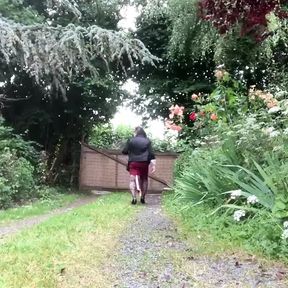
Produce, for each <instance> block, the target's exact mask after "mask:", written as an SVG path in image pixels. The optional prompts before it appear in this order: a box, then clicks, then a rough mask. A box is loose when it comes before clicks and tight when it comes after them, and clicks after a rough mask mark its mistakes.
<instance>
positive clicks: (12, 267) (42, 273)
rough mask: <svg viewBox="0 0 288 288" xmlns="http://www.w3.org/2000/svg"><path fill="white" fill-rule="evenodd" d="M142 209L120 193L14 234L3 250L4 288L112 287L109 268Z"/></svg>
mask: <svg viewBox="0 0 288 288" xmlns="http://www.w3.org/2000/svg"><path fill="white" fill-rule="evenodd" d="M140 207H141V206H137V207H135V206H132V205H131V204H130V195H129V194H128V193H127V194H125V193H114V194H110V195H107V196H103V197H100V198H98V199H97V200H95V202H93V203H91V204H89V205H86V206H82V207H80V208H77V209H75V210H73V211H71V212H68V213H66V214H63V215H61V216H55V217H53V218H50V219H49V220H48V221H46V222H44V223H42V224H40V225H38V226H37V227H34V228H33V229H29V230H27V231H24V232H22V233H20V234H18V235H15V236H12V237H11V238H10V239H8V240H6V243H4V244H2V245H1V246H0V259H1V261H0V271H1V273H0V287H1V288H8V287H9V288H12V287H13V288H14V287H15V288H19V287H21V288H25V287H27V288H28V287H29V288H32V287H39V288H48V287H51V288H52V287H53V288H55V287H67V288H68V287H69V288H73V287H75V288H76V287H77V288H78V287H93V288H97V287H99V288H100V287H101V288H103V287H112V286H111V285H112V284H111V283H112V280H113V275H111V273H105V267H107V266H105V265H106V263H109V259H111V258H112V257H113V253H114V250H115V248H116V246H117V244H118V237H119V235H120V234H121V232H122V231H123V229H124V227H125V226H126V224H127V222H128V221H129V220H130V219H131V217H132V216H133V215H134V214H135V213H136V212H137V211H139V209H141V208H140ZM109 270H111V267H109ZM106 272H107V271H106Z"/></svg>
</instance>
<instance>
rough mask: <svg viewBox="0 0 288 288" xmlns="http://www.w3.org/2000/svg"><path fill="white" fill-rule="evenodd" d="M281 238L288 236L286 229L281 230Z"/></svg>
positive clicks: (284, 238)
mask: <svg viewBox="0 0 288 288" xmlns="http://www.w3.org/2000/svg"><path fill="white" fill-rule="evenodd" d="M281 238H282V239H283V240H286V239H287V238H288V229H285V230H283V233H282V236H281Z"/></svg>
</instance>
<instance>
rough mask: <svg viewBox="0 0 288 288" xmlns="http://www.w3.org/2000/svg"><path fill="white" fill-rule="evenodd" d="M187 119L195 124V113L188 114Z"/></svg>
mask: <svg viewBox="0 0 288 288" xmlns="http://www.w3.org/2000/svg"><path fill="white" fill-rule="evenodd" d="M189 119H190V120H191V121H193V122H195V121H196V119H197V114H196V113H195V112H192V113H190V114H189Z"/></svg>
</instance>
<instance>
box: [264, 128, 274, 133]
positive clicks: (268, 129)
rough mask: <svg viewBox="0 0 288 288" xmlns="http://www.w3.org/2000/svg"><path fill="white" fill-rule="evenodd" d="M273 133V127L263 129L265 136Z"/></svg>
mask: <svg viewBox="0 0 288 288" xmlns="http://www.w3.org/2000/svg"><path fill="white" fill-rule="evenodd" d="M274 131H275V128H274V127H268V128H266V129H264V132H265V133H266V134H271V133H272V132H274Z"/></svg>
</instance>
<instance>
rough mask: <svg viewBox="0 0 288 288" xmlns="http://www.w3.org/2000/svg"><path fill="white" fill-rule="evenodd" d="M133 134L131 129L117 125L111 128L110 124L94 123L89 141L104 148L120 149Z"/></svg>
mask: <svg viewBox="0 0 288 288" xmlns="http://www.w3.org/2000/svg"><path fill="white" fill-rule="evenodd" d="M132 135H133V129H132V128H130V127H127V126H119V127H117V128H116V129H113V128H112V127H111V126H110V125H96V126H94V127H93V130H92V133H91V135H90V138H89V143H90V144H92V145H95V146H97V147H98V148H104V149H120V148H122V147H123V146H124V145H125V143H126V142H127V140H128V139H129V138H131V137H132Z"/></svg>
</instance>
